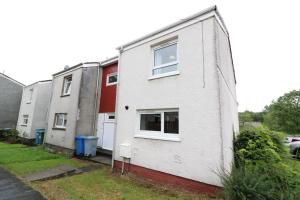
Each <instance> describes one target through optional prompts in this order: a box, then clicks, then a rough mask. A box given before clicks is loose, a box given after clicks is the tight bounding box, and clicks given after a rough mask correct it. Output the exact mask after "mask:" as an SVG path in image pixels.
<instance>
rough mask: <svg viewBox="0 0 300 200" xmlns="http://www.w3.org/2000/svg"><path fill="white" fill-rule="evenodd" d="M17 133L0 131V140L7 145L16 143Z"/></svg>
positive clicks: (13, 130)
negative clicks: (7, 143)
mask: <svg viewBox="0 0 300 200" xmlns="http://www.w3.org/2000/svg"><path fill="white" fill-rule="evenodd" d="M18 135H19V132H18V131H17V130H16V129H4V130H1V131H0V139H2V140H5V141H7V142H9V143H16V142H17V141H18Z"/></svg>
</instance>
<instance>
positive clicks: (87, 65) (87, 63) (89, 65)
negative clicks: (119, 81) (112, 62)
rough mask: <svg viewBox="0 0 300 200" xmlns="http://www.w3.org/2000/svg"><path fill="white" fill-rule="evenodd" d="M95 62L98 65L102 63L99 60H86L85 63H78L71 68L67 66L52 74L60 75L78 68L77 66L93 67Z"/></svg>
mask: <svg viewBox="0 0 300 200" xmlns="http://www.w3.org/2000/svg"><path fill="white" fill-rule="evenodd" d="M95 64H96V65H97V66H99V65H100V63H99V62H85V63H79V64H77V65H74V66H72V67H69V68H67V69H64V70H62V71H59V72H57V73H55V74H53V75H52V76H57V75H59V74H62V73H65V72H67V71H70V70H74V69H76V68H81V67H93V66H94V65H95Z"/></svg>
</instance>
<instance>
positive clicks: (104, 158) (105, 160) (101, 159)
mask: <svg viewBox="0 0 300 200" xmlns="http://www.w3.org/2000/svg"><path fill="white" fill-rule="evenodd" d="M83 158H84V159H85V160H88V161H92V162H95V163H100V164H104V165H109V166H111V165H112V156H109V155H104V154H100V155H97V156H94V157H90V158H89V157H86V158H85V157H83Z"/></svg>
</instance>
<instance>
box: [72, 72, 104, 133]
mask: <svg viewBox="0 0 300 200" xmlns="http://www.w3.org/2000/svg"><path fill="white" fill-rule="evenodd" d="M98 80H99V75H98V67H87V68H83V69H82V78H81V86H80V95H79V105H78V107H79V111H78V112H79V117H78V119H77V128H76V135H78V134H80V135H95V122H96V114H97V113H98V112H97V108H98V104H99V103H98V98H97V94H98V89H97V81H98Z"/></svg>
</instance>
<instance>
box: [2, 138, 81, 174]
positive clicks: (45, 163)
mask: <svg viewBox="0 0 300 200" xmlns="http://www.w3.org/2000/svg"><path fill="white" fill-rule="evenodd" d="M62 164H68V165H71V166H74V167H81V166H84V165H85V164H84V163H81V162H78V161H76V160H73V159H70V158H67V157H65V156H63V155H58V154H53V153H49V152H47V151H45V150H44V149H42V148H40V147H27V146H24V145H22V144H6V143H2V142H0V166H2V167H4V168H6V169H8V170H9V171H11V172H13V173H14V174H16V175H18V176H25V175H27V174H29V173H32V172H37V171H41V170H45V169H49V168H53V167H56V166H58V165H62Z"/></svg>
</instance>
